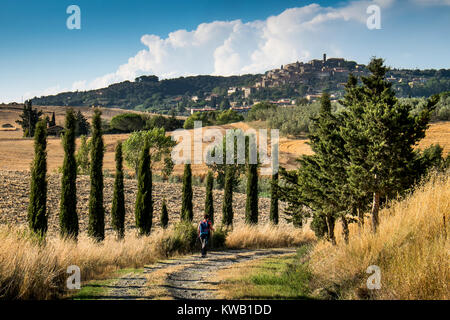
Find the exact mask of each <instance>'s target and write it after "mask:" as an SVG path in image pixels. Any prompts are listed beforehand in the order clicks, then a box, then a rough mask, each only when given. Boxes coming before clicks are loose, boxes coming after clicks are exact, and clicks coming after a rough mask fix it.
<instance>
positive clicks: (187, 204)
mask: <svg viewBox="0 0 450 320" xmlns="http://www.w3.org/2000/svg"><path fill="white" fill-rule="evenodd" d="M181 219H182V220H184V221H192V220H193V219H194V210H193V205H192V171H191V164H190V163H187V164H185V165H184V174H183V193H182V198H181Z"/></svg>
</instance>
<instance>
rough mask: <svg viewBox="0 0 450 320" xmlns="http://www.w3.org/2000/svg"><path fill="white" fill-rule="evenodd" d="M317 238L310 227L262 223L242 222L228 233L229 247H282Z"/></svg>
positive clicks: (227, 241)
mask: <svg viewBox="0 0 450 320" xmlns="http://www.w3.org/2000/svg"><path fill="white" fill-rule="evenodd" d="M314 239H315V236H314V233H313V232H312V231H311V230H310V229H309V228H301V229H300V228H295V227H293V226H292V225H282V226H273V225H271V224H262V225H255V226H250V225H247V224H241V225H238V226H236V227H235V228H234V229H233V230H231V232H230V233H229V234H228V235H227V239H226V246H227V247H228V248H254V249H260V248H281V247H295V246H299V245H302V244H305V243H307V242H311V241H313V240H314Z"/></svg>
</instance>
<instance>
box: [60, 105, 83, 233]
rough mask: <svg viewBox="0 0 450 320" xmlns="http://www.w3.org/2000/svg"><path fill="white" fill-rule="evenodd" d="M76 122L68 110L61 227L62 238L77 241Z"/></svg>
mask: <svg viewBox="0 0 450 320" xmlns="http://www.w3.org/2000/svg"><path fill="white" fill-rule="evenodd" d="M75 128H76V120H75V113H74V111H73V109H67V111H66V119H65V128H64V135H63V146H64V162H63V167H62V176H61V201H60V206H59V226H60V234H61V236H62V237H70V238H73V239H75V240H76V239H77V237H78V227H79V226H78V215H77V184H76V180H77V162H76V159H75Z"/></svg>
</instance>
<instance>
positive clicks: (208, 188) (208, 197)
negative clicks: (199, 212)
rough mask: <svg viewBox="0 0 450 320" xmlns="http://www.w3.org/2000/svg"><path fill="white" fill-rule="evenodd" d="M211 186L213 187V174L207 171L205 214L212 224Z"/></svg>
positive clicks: (212, 202) (212, 200) (212, 203)
mask: <svg viewBox="0 0 450 320" xmlns="http://www.w3.org/2000/svg"><path fill="white" fill-rule="evenodd" d="M213 187H214V174H213V173H212V171H208V175H207V176H206V198H205V214H207V215H208V216H209V218H210V219H211V222H212V223H213V224H214V199H213Z"/></svg>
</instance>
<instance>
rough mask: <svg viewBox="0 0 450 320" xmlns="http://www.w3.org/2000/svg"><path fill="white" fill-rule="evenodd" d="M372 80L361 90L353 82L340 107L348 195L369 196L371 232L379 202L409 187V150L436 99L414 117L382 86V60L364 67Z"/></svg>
mask: <svg viewBox="0 0 450 320" xmlns="http://www.w3.org/2000/svg"><path fill="white" fill-rule="evenodd" d="M368 69H369V71H370V72H371V75H369V76H367V77H362V78H361V80H362V85H361V86H357V84H356V81H354V80H353V83H352V84H351V85H348V88H347V94H346V97H345V99H344V100H343V101H342V104H343V105H344V106H345V111H344V116H345V127H344V128H343V130H342V131H343V138H344V140H345V148H346V151H347V153H348V156H349V159H350V165H349V166H348V168H347V172H348V176H349V182H350V183H349V185H350V187H351V188H352V190H353V191H354V192H355V193H357V192H363V193H365V194H371V195H372V210H371V217H372V228H373V231H374V232H376V230H377V227H378V224H379V217H378V211H379V208H380V201H381V200H382V199H384V198H386V197H389V198H392V197H393V196H395V195H396V194H397V193H399V192H402V191H404V190H405V189H406V188H407V187H409V186H410V185H411V184H412V183H413V182H414V179H415V177H416V175H415V173H414V165H415V161H414V160H415V153H414V149H413V147H414V145H415V144H416V143H417V142H418V141H419V140H420V139H422V138H423V137H424V136H425V131H426V129H427V126H428V122H429V120H430V116H431V112H432V111H433V110H434V108H435V105H436V103H437V102H438V97H432V98H431V99H429V100H428V102H427V104H426V106H425V108H424V109H423V111H422V112H420V113H419V114H415V115H414V114H412V113H411V110H412V107H413V106H412V105H409V104H405V103H399V102H398V100H397V99H396V97H395V92H394V90H393V89H392V83H390V82H389V81H387V80H386V73H387V72H388V71H389V68H387V67H386V66H384V61H383V60H382V59H377V58H373V59H372V60H371V62H370V63H369V65H368Z"/></svg>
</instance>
